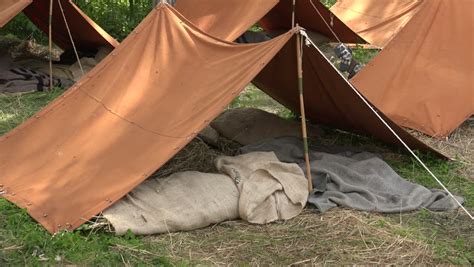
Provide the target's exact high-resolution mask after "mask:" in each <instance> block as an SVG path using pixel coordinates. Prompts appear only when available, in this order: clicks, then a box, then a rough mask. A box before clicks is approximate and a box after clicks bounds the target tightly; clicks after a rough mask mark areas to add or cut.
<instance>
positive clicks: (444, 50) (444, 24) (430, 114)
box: [352, 0, 474, 138]
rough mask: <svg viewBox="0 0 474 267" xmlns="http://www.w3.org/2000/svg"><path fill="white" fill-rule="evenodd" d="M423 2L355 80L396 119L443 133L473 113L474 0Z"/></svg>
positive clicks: (380, 106) (431, 131) (457, 125)
mask: <svg viewBox="0 0 474 267" xmlns="http://www.w3.org/2000/svg"><path fill="white" fill-rule="evenodd" d="M419 2H420V7H419V11H418V12H417V13H416V14H415V16H414V17H413V18H412V19H411V20H410V21H409V22H408V23H407V24H406V25H405V26H404V27H403V29H401V31H400V32H399V33H398V34H397V35H396V36H395V37H394V38H393V40H392V41H391V42H390V43H389V44H388V45H387V46H386V47H385V49H384V50H382V52H381V53H380V54H379V55H377V56H376V57H375V58H374V59H373V60H372V61H371V62H370V63H369V64H368V65H367V66H366V67H365V68H364V69H362V71H361V72H359V73H358V74H357V75H356V76H355V77H354V78H353V79H352V83H353V84H354V85H355V86H356V87H357V88H358V89H359V90H360V91H361V92H362V93H363V94H364V96H365V97H367V98H368V99H369V100H370V101H371V102H372V103H374V105H375V106H376V107H378V108H379V109H380V110H381V111H383V112H384V113H385V114H387V115H388V116H389V117H390V118H391V119H392V120H394V121H395V122H396V123H397V124H399V125H402V126H405V127H408V128H412V129H415V130H418V131H421V132H423V133H426V134H428V135H430V136H433V137H438V138H441V137H446V136H448V135H449V134H450V133H451V132H453V131H454V130H455V129H456V128H458V127H459V125H461V124H462V123H463V122H464V121H465V120H466V119H468V118H469V117H470V116H472V115H473V114H474V64H473V62H474V52H473V51H474V50H473V47H474V12H473V10H474V1H472V0H456V1H454V0H429V1H428V0H424V1H419Z"/></svg>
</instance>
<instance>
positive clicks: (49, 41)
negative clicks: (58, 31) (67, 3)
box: [48, 0, 53, 91]
mask: <svg viewBox="0 0 474 267" xmlns="http://www.w3.org/2000/svg"><path fill="white" fill-rule="evenodd" d="M52 25H53V0H50V1H49V25H48V30H49V31H48V46H49V90H50V91H52V90H53V26H52Z"/></svg>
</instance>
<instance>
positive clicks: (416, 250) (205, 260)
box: [0, 86, 474, 266]
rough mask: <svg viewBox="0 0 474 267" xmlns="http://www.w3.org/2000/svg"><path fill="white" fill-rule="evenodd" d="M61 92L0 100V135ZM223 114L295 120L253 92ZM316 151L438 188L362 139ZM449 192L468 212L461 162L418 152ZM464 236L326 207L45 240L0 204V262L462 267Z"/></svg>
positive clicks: (467, 224) (445, 226)
mask: <svg viewBox="0 0 474 267" xmlns="http://www.w3.org/2000/svg"><path fill="white" fill-rule="evenodd" d="M60 94H61V91H59V90H56V91H53V92H50V93H46V92H39V93H29V94H24V95H20V96H13V95H10V96H0V133H1V134H4V133H6V132H8V131H10V130H11V129H13V128H14V127H15V126H16V125H18V124H20V123H21V122H22V121H24V120H25V119H27V118H28V117H30V116H31V115H32V114H34V113H35V112H36V111H38V110H39V109H41V107H43V106H44V105H46V104H47V103H48V102H50V101H51V100H53V99H54V98H56V97H57V96H58V95H60ZM231 107H264V109H266V110H268V111H270V112H273V113H277V114H280V115H281V116H284V117H286V118H288V119H294V118H295V116H294V114H292V113H291V112H290V111H288V110H287V109H286V108H284V107H283V106H281V105H279V104H276V103H275V102H274V101H273V100H272V99H271V98H270V97H268V96H266V95H264V94H263V93H261V92H260V91H259V90H258V89H257V88H255V87H254V86H249V87H248V88H247V90H246V91H245V92H244V93H243V94H241V95H240V96H239V97H238V98H237V99H236V100H235V101H234V102H233V103H232V104H231ZM318 141H321V142H324V143H326V144H338V145H349V146H358V147H364V148H367V150H369V151H374V152H376V153H380V154H381V155H383V156H384V158H385V159H386V160H387V161H388V162H389V163H390V164H391V166H392V167H393V168H394V169H395V170H396V171H397V172H398V173H399V174H401V175H402V176H403V177H406V178H407V179H409V180H411V181H414V182H417V183H420V184H422V185H425V186H427V187H433V188H439V186H438V185H437V184H436V183H435V182H433V180H432V178H431V177H430V176H428V175H427V174H426V172H425V171H424V170H423V169H422V168H421V167H420V166H419V165H418V164H417V163H416V162H414V161H413V160H412V159H411V158H410V157H409V156H407V155H406V154H403V153H400V151H398V150H397V149H394V148H390V147H387V146H385V145H384V144H382V143H380V142H378V141H375V140H373V139H371V138H370V137H366V136H359V135H355V134H350V133H346V132H342V131H339V130H335V129H330V128H325V135H324V136H323V137H322V138H321V140H318ZM421 156H422V158H423V160H424V161H425V162H426V163H427V165H428V166H429V167H430V168H431V169H432V170H433V172H434V173H436V174H437V175H438V176H439V177H440V179H441V180H442V181H443V182H445V183H446V184H447V185H448V187H449V188H450V189H451V190H452V191H453V193H456V194H459V195H462V196H464V197H465V198H466V206H467V207H468V208H469V209H470V210H473V208H474V183H473V182H472V181H469V180H468V179H466V177H465V176H463V174H464V173H465V172H463V171H462V170H463V168H464V167H465V166H464V165H463V164H462V163H458V162H446V161H442V160H439V159H436V158H434V157H431V156H429V155H424V154H421ZM473 236H474V229H473V225H472V221H471V220H470V219H469V218H467V216H465V215H463V214H462V213H460V212H459V213H432V212H429V211H426V210H423V211H420V212H415V213H409V214H401V215H400V214H395V215H379V214H367V213H364V212H356V211H349V210H343V209H336V210H333V211H330V212H328V213H326V214H316V213H314V212H312V211H309V210H307V211H305V212H304V213H303V214H302V215H301V216H298V217H297V218H295V219H293V220H290V221H287V222H280V223H274V224H270V225H264V226H254V225H249V224H246V223H244V222H240V221H237V222H225V223H222V224H218V225H216V226H213V227H209V228H206V229H201V230H197V231H192V232H186V233H174V234H169V235H159V236H151V237H136V236H134V235H133V234H128V235H126V236H124V237H116V236H114V235H112V234H111V233H109V232H107V231H105V230H103V229H101V230H99V229H94V228H92V227H91V226H90V225H85V226H83V227H81V228H80V229H78V230H76V231H74V232H72V233H71V232H63V233H59V234H57V235H55V236H51V235H50V234H48V233H47V232H46V231H45V230H44V229H43V228H42V227H41V226H40V225H38V224H37V223H36V222H35V221H34V220H32V219H31V218H30V217H29V216H28V214H27V213H26V212H25V211H24V210H21V209H19V208H17V207H16V206H15V205H13V204H11V203H9V202H7V201H5V200H3V199H0V265H42V264H48V265H49V264H51V265H52V264H58V265H67V264H80V265H122V264H123V265H162V266H174V265H189V264H236V265H242V264H245V265H248V264H255V265H256V264H269V265H274V264H280V265H282V264H292V263H303V264H309V263H338V264H353V263H373V264H389V263H396V264H411V263H413V264H414V263H417V264H463V265H472V264H473V263H474V255H473V251H474V240H473Z"/></svg>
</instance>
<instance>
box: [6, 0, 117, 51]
mask: <svg viewBox="0 0 474 267" xmlns="http://www.w3.org/2000/svg"><path fill="white" fill-rule="evenodd" d="M58 1H61V4H62V7H63V10H64V14H65V16H66V19H67V22H68V26H69V28H70V30H71V33H72V36H73V39H74V43H75V44H76V47H77V49H78V50H79V51H83V52H96V51H97V49H98V48H100V47H109V48H114V47H116V46H117V45H118V42H117V41H116V40H115V39H114V38H113V37H112V36H110V35H109V34H108V33H107V32H105V31H104V30H103V29H102V28H101V27H100V26H99V25H97V24H96V23H95V22H94V21H92V19H90V18H89V17H88V16H87V15H86V14H84V12H82V11H81V10H80V9H79V7H77V6H76V5H75V4H74V3H73V2H72V0H54V1H53V3H54V5H53V17H52V25H53V27H52V29H53V30H52V37H53V41H54V43H56V44H57V45H58V46H59V47H61V48H63V49H69V48H72V43H71V41H70V38H69V35H68V32H67V28H66V24H65V22H64V18H63V16H62V13H61V9H60V6H59V2H58ZM49 4H50V1H44V0H1V1H0V27H3V26H5V24H6V23H7V22H9V21H10V20H11V19H12V18H14V17H15V16H16V15H18V14H19V13H20V12H22V11H23V13H25V15H26V16H27V17H28V18H29V19H30V20H31V21H32V22H33V23H34V24H35V25H36V26H37V27H38V28H39V29H40V30H42V31H43V32H45V33H48V26H49Z"/></svg>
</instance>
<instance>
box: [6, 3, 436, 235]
mask: <svg viewBox="0 0 474 267" xmlns="http://www.w3.org/2000/svg"><path fill="white" fill-rule="evenodd" d="M216 3H222V2H221V1H216ZM222 10H223V13H222V14H220V15H221V16H222V17H224V18H229V17H232V16H230V15H226V13H225V12H230V13H232V9H231V8H228V9H226V8H223V9H222ZM259 12H261V10H260V11H259ZM255 16H257V15H255ZM234 17H235V16H234ZM250 17H254V16H250ZM222 25H229V24H226V23H223V24H222ZM242 25H243V26H241V28H242V29H241V31H242V32H243V31H245V28H244V24H243V23H242ZM220 31H222V32H228V31H226V30H225V29H224V30H220ZM295 33H296V29H293V30H290V31H289V32H287V33H284V34H283V35H281V36H279V37H277V38H275V39H273V40H271V41H267V42H264V43H259V44H246V45H238V44H234V43H229V42H226V41H221V40H219V39H216V38H214V37H211V36H210V35H208V34H206V33H204V32H202V31H201V30H199V29H198V28H197V27H195V26H193V25H192V24H191V22H189V21H188V20H186V19H185V18H184V17H182V16H181V15H180V14H178V13H177V12H176V11H175V10H174V9H173V8H171V7H169V6H168V5H159V6H158V7H157V8H156V9H154V10H153V11H152V12H151V13H150V14H149V15H148V16H147V18H146V19H145V20H144V21H143V22H142V23H141V24H140V25H139V26H138V27H137V28H136V29H135V30H134V31H133V32H132V33H130V35H129V37H127V38H126V39H125V41H124V42H123V43H122V44H121V45H120V46H119V47H118V48H117V49H116V50H115V51H114V52H112V53H111V54H110V55H109V56H108V57H107V58H106V59H105V60H103V61H102V62H101V63H99V65H98V66H96V67H95V68H94V69H93V70H92V71H91V72H90V73H89V74H88V75H86V76H85V77H83V78H82V79H81V80H80V81H78V82H77V83H76V84H75V85H74V86H73V87H72V88H71V89H70V90H68V91H67V92H66V93H65V94H64V95H63V96H60V97H59V98H58V99H57V100H55V101H53V102H52V103H51V104H49V105H48V106H47V107H45V108H44V109H43V110H42V111H41V112H39V113H37V114H36V115H34V116H33V117H32V118H30V119H29V120H28V121H27V122H25V123H23V124H22V125H20V126H19V127H17V128H16V129H14V130H13V131H11V132H10V133H8V134H6V135H5V136H3V137H1V138H0V170H2V172H1V173H0V192H2V196H3V197H5V198H7V199H8V200H10V201H12V202H14V203H15V204H17V205H19V206H20V207H23V208H26V209H27V211H28V213H29V214H30V215H31V216H32V217H33V218H35V219H36V220H37V221H38V222H40V223H41V224H42V225H43V226H44V227H45V228H46V229H47V230H48V231H50V232H58V231H60V230H64V229H66V230H73V229H75V228H77V227H78V226H80V225H81V224H83V223H85V222H86V221H87V220H89V219H90V218H91V217H93V216H95V215H96V214H98V213H100V212H101V211H103V210H104V209H106V208H107V207H109V206H110V205H112V204H113V203H114V202H116V201H117V200H119V199H120V198H121V197H123V196H124V195H125V194H127V193H128V192H130V191H131V190H132V189H133V188H135V187H136V186H137V185H138V184H140V183H141V182H143V181H144V180H145V179H146V178H148V177H149V176H150V175H151V174H153V173H154V172H155V171H156V170H157V169H158V168H160V167H161V166H162V165H163V164H164V163H165V162H166V161H168V160H169V159H170V158H171V157H172V156H173V155H175V154H176V153H177V152H178V151H179V150H180V149H181V148H183V147H184V146H185V145H186V144H187V143H188V142H190V141H191V140H192V139H193V138H194V137H195V136H196V135H197V133H199V131H200V130H201V129H203V128H204V127H205V126H207V125H208V124H209V123H210V121H211V120H212V119H213V118H215V117H216V116H217V115H218V114H220V113H221V112H222V111H223V110H224V108H225V107H226V106H227V105H228V104H229V103H230V102H231V101H232V99H234V98H235V96H237V94H239V93H240V92H241V91H242V90H243V88H244V87H245V86H246V85H247V84H248V83H249V82H250V81H251V80H252V79H254V78H255V77H256V76H257V75H258V74H259V73H260V75H258V76H259V77H258V78H257V79H256V81H257V83H258V84H259V85H260V86H261V87H262V89H264V90H265V91H266V92H268V93H270V95H272V96H274V97H275V98H276V99H277V100H279V101H281V102H282V103H284V104H286V105H287V106H288V107H290V108H292V109H295V106H296V105H297V104H296V102H295V99H296V98H297V96H298V93H297V88H296V82H295V81H294V80H293V79H296V71H295V70H294V67H295V64H296V58H294V57H293V58H292V59H291V62H290V57H291V56H292V53H293V52H292V51H294V50H295V49H292V48H294V41H295V39H294V38H292V37H293V36H294V35H295ZM228 38H234V36H229V37H228ZM285 45H286V47H285ZM282 48H283V50H282ZM290 50H291V51H290ZM280 51H281V52H280ZM311 51H312V52H311ZM279 52H280V53H279ZM278 53H279V54H278ZM277 54H278V55H277ZM305 55H306V56H308V55H310V57H309V58H308V59H305V63H304V64H305V70H304V71H305V73H306V76H305V77H308V78H305V83H306V84H307V85H306V86H305V97H306V99H307V101H308V102H307V105H308V106H307V107H308V111H309V112H310V113H311V114H312V115H311V118H312V119H314V120H316V121H320V122H325V123H326V122H327V123H328V124H333V125H336V126H340V127H341V128H347V129H351V130H357V131H360V132H364V133H367V134H372V135H374V136H377V137H379V138H381V139H383V140H385V141H388V142H392V143H395V138H393V137H391V136H390V133H389V132H388V130H387V129H386V128H385V126H383V125H382V124H381V123H379V122H377V121H376V120H375V117H374V115H373V114H372V113H370V110H369V109H368V108H367V107H365V106H364V105H363V104H362V103H361V101H360V99H358V98H357V97H356V96H355V95H354V91H351V88H350V85H349V84H348V83H347V81H346V80H344V78H342V76H337V75H338V73H337V70H335V69H334V68H333V67H332V66H331V65H330V63H329V62H327V61H325V59H324V57H322V55H319V54H318V51H317V50H314V49H312V48H310V47H306V48H305ZM267 64H269V65H267ZM320 64H321V66H319V65H320ZM316 65H317V66H318V67H317V68H315V66H316ZM265 66H267V68H265ZM264 68H265V70H263V72H262V69H264ZM274 71H277V72H274ZM272 73H274V74H277V75H280V74H281V75H282V76H281V77H278V80H276V81H279V82H282V84H281V85H279V84H274V81H272V80H268V77H269V75H271V74H272ZM328 75H329V76H328ZM312 76H314V77H312ZM183 77H186V79H183ZM274 77H277V76H275V75H274ZM327 77H329V78H330V79H328V78H327ZM306 79H308V80H306ZM283 85H286V86H283ZM326 102H327V103H326ZM177 107H179V108H177ZM319 112H320V113H319ZM332 113H334V115H331V114H332ZM387 121H389V123H390V124H391V125H392V126H393V127H395V129H396V131H397V132H398V133H399V134H400V135H401V136H402V137H403V138H404V139H405V141H406V142H407V143H409V144H410V145H411V146H412V148H417V149H421V150H427V151H433V150H432V149H430V148H429V147H427V146H426V145H424V144H423V143H421V142H420V141H418V140H417V139H415V138H414V137H412V136H411V135H409V134H408V133H406V132H405V131H403V130H402V129H401V128H397V126H396V125H395V124H393V123H392V122H390V120H388V119H387ZM58 133H61V134H60V135H58ZM39 155H40V156H39ZM19 162H28V164H19Z"/></svg>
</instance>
